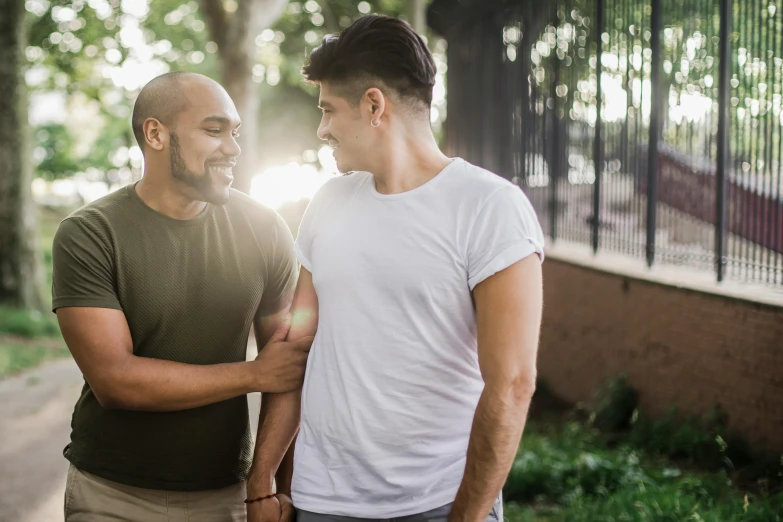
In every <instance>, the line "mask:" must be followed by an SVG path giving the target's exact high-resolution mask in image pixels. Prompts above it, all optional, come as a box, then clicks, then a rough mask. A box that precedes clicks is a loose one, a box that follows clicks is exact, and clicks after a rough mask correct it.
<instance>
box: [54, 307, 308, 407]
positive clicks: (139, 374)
mask: <svg viewBox="0 0 783 522" xmlns="http://www.w3.org/2000/svg"><path fill="white" fill-rule="evenodd" d="M57 320H58V322H59V323H60V329H61V330H62V334H63V338H64V339H65V342H66V344H67V345H68V348H69V349H70V351H71V353H72V354H73V357H74V359H75V360H76V363H77V364H78V365H79V368H80V369H81V371H82V373H83V374H84V377H85V380H86V381H87V382H88V383H89V385H90V388H91V389H92V390H93V393H95V396H96V398H97V399H98V401H99V402H100V403H101V405H102V406H103V407H105V408H110V409H123V410H137V411H154V412H163V411H179V410H186V409H190V408H197V407H199V406H204V405H207V404H212V403H215V402H220V401H224V400H227V399H231V398H233V397H237V396H239V395H244V394H246V393H250V392H254V391H262V392H264V391H270V392H285V391H289V390H293V389H296V388H298V387H299V386H300V385H301V374H302V373H303V371H304V364H305V362H306V359H307V351H308V350H309V347H310V345H309V341H308V340H307V339H303V340H301V341H300V342H296V343H289V342H285V341H283V340H282V339H283V338H284V336H285V333H286V331H284V330H281V331H280V332H278V334H277V336H276V337H272V338H271V339H270V341H269V343H268V344H267V346H266V347H265V348H264V350H262V352H263V354H262V355H263V356H262V355H259V358H258V359H257V360H256V361H252V362H238V363H226V364H213V365H198V364H184V363H179V362H174V361H167V360H161V359H152V358H147V357H138V356H136V355H134V354H133V343H132V341H131V335H130V330H129V328H128V323H127V320H126V319H125V314H124V313H123V312H122V311H121V310H113V309H108V308H88V307H64V308H59V309H58V310H57Z"/></svg>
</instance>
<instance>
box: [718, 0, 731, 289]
mask: <svg viewBox="0 0 783 522" xmlns="http://www.w3.org/2000/svg"><path fill="white" fill-rule="evenodd" d="M731 3H732V0H720V35H719V41H720V51H719V58H718V59H719V60H720V62H719V64H718V67H719V69H718V71H719V72H718V89H719V90H718V111H719V112H718V157H717V169H716V175H717V178H716V180H715V182H716V187H715V188H716V192H715V270H716V273H717V276H718V282H720V281H723V278H724V270H725V263H726V258H725V253H726V245H725V241H726V167H727V166H728V165H729V133H728V130H729V87H730V86H729V81H730V78H729V71H730V69H731V42H730V40H729V37H730V36H731Z"/></svg>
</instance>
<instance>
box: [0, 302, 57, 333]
mask: <svg viewBox="0 0 783 522" xmlns="http://www.w3.org/2000/svg"><path fill="white" fill-rule="evenodd" d="M0 334H8V335H18V336H21V337H28V338H34V337H53V336H59V334H60V328H59V326H58V325H57V319H56V318H55V316H54V314H43V313H41V312H39V311H38V310H22V309H19V308H5V307H0Z"/></svg>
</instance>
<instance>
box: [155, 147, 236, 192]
mask: <svg viewBox="0 0 783 522" xmlns="http://www.w3.org/2000/svg"><path fill="white" fill-rule="evenodd" d="M169 144H170V147H171V153H170V154H169V163H170V167H171V175H172V176H173V177H174V179H176V180H177V181H179V182H181V183H184V184H185V185H187V186H188V187H190V188H192V189H193V190H195V191H196V192H197V193H198V195H199V199H200V200H201V201H206V202H207V203H212V204H214V205H225V204H226V203H228V198H229V194H230V193H229V191H228V190H225V191H223V190H219V189H218V188H217V187H215V183H214V181H213V180H212V177H211V176H210V175H209V172H208V168H207V165H206V164H204V171H203V174H197V173H195V172H193V171H192V170H190V169H188V167H187V165H185V160H184V159H183V157H182V149H181V148H180V146H179V138H177V135H176V134H174V133H173V132H172V133H171V134H170V141H169Z"/></svg>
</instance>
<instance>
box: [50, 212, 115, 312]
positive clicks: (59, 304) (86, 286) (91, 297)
mask: <svg viewBox="0 0 783 522" xmlns="http://www.w3.org/2000/svg"><path fill="white" fill-rule="evenodd" d="M114 274H115V271H114V261H113V255H112V249H111V247H110V245H109V244H108V242H107V241H106V240H104V239H102V238H101V237H100V235H99V234H98V233H97V232H96V231H95V230H93V229H92V228H90V227H89V226H88V225H87V223H86V222H84V221H83V220H82V219H81V218H78V217H71V218H67V219H66V220H65V221H63V222H62V223H60V226H59V228H58V229H57V232H56V233H55V235H54V242H53V244H52V311H53V312H54V311H56V310H57V309H58V308H64V307H71V306H82V307H88V308H112V309H115V310H122V306H121V305H120V301H119V299H118V297H117V290H116V284H115V276H114Z"/></svg>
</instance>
